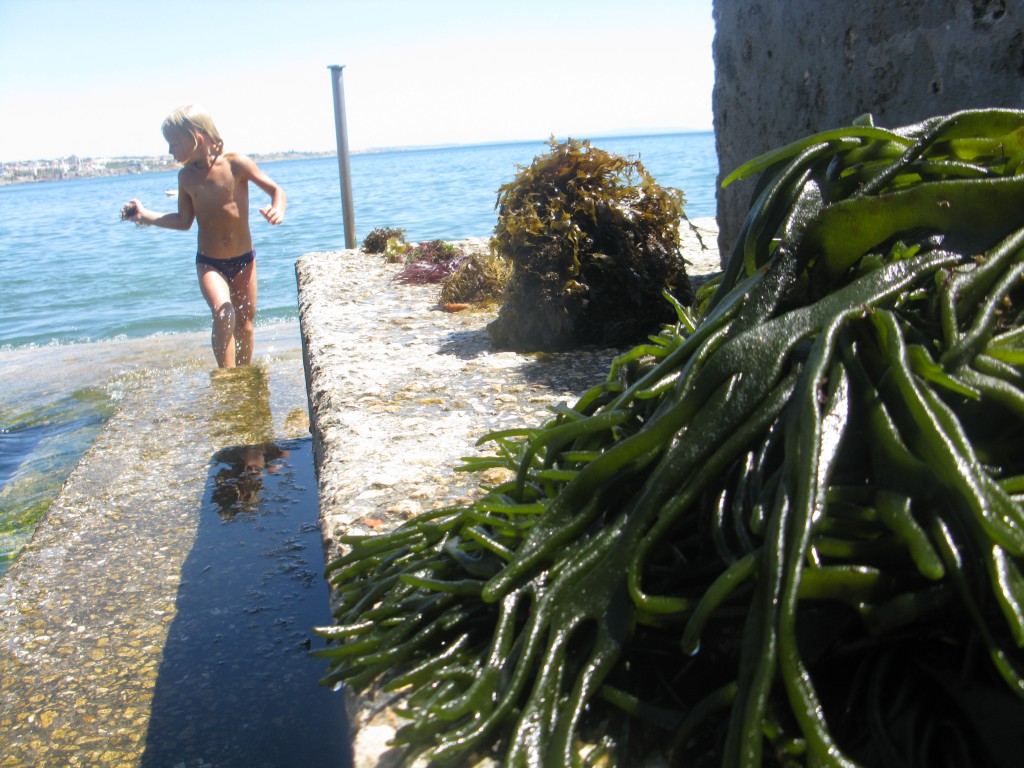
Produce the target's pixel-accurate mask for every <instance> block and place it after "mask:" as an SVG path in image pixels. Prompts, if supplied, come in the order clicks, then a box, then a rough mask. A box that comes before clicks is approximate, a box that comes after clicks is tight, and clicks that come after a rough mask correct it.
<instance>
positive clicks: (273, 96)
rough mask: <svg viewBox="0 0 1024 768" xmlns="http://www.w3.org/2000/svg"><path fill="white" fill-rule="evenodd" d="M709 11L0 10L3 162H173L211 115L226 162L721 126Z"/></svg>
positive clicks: (546, 2) (107, 5) (337, 4)
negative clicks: (185, 125) (193, 128)
mask: <svg viewBox="0 0 1024 768" xmlns="http://www.w3.org/2000/svg"><path fill="white" fill-rule="evenodd" d="M711 4H712V0H514V1H513V2H495V1H494V0H290V1H289V2H283V1H282V0H277V2H266V1H265V0H226V1H225V2H219V1H218V0H206V2H195V1H194V0H170V1H169V2H159V3H157V2H153V1H152V0H149V1H148V2H147V0H142V2H132V0H124V1H122V2H118V3H113V2H107V1H106V0H98V1H93V0H0V160H3V161H17V160H31V159H41V158H54V157H62V156H66V155H71V154H77V155H81V156H85V157H105V156H120V155H160V154H164V153H166V151H167V145H166V143H165V142H164V141H163V138H162V136H161V134H160V123H161V122H162V121H163V118H164V117H165V116H166V115H167V114H168V113H169V112H170V111H171V110H172V109H174V108H175V107H177V106H180V105H182V104H189V103H195V104H201V105H202V106H204V107H205V108H206V109H207V110H208V111H209V112H210V114H211V115H212V116H213V118H214V121H215V122H216V123H217V127H218V129H219V130H220V132H221V135H222V136H223V137H224V140H225V144H226V146H227V148H228V149H229V150H235V151H239V152H245V153H263V152H277V151H287V150H297V151H321V150H333V149H334V148H335V146H336V139H335V126H334V108H333V101H332V92H331V73H330V71H329V69H328V66H329V65H331V64H341V65H344V66H345V69H344V76H343V77H344V88H345V106H346V114H347V125H348V142H349V148H350V149H352V150H353V151H357V150H361V149H370V148H377V147H394V146H418V145H434V144H462V143H477V142H490V141H506V140H513V141H514V140H534V139H546V138H547V137H548V136H551V135H554V136H558V137H565V136H575V137H582V136H587V135H599V134H601V133H606V132H628V131H634V130H637V131H646V130H652V129H654V130H659V129H661V130H663V129H669V130H710V129H711V127H712V114H711V91H712V86H713V82H714V67H713V64H712V58H711V43H712V39H713V37H714V24H713V21H712V18H711Z"/></svg>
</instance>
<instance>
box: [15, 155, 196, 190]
mask: <svg viewBox="0 0 1024 768" xmlns="http://www.w3.org/2000/svg"><path fill="white" fill-rule="evenodd" d="M177 167H178V166H177V163H175V162H174V159H173V158H172V157H171V156H170V155H162V156H159V157H115V158H110V157H78V156H77V155H71V156H70V157H61V158H57V159H55V160H25V161H19V162H15V163H4V162H0V184H21V183H24V182H32V181H57V180H60V179H80V178H86V177H89V176H118V175H122V174H127V173H147V172H148V171H166V170H172V169H174V168H177Z"/></svg>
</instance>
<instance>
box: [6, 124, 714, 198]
mask: <svg viewBox="0 0 1024 768" xmlns="http://www.w3.org/2000/svg"><path fill="white" fill-rule="evenodd" d="M703 133H714V131H713V130H711V129H708V130H666V131H652V132H636V133H632V132H629V133H609V134H601V135H592V136H589V137H585V138H584V140H585V141H590V142H591V143H600V142H601V141H603V140H609V139H628V138H633V137H643V138H651V137H657V136H689V135H694V134H703ZM573 138H580V137H578V136H574V137H573ZM547 141H548V139H509V140H507V141H484V142H479V143H469V144H458V143H457V144H425V145H420V144H415V145H408V146H394V147H372V148H369V149H358V150H352V151H351V152H350V154H353V155H370V154H384V153H387V152H429V151H436V150H442V149H455V148H458V147H496V146H505V145H511V144H544V143H546V142H547ZM245 154H247V155H249V157H251V158H252V159H253V160H255V161H256V162H258V163H274V162H279V161H286V160H310V159H319V158H324V157H337V156H338V153H337V151H336V150H324V151H309V152H300V151H296V150H289V151H286V152H247V153H245ZM72 159H76V158H74V156H72V157H68V158H56V159H45V160H25V161H17V162H4V161H0V186H14V185H17V184H37V183H42V182H46V181H71V180H73V179H87V178H97V177H102V176H127V175H132V174H144V173H163V172H166V171H173V170H177V169H178V167H179V166H178V164H177V163H175V162H174V161H172V160H170V159H169V156H168V155H156V156H124V157H112V158H106V159H105V160H103V161H102V162H104V163H105V165H104V166H103V167H101V168H94V169H93V170H90V171H88V172H80V171H75V170H70V169H69V170H64V169H63V168H62V167H61V170H60V172H59V173H57V174H51V173H48V174H46V175H44V176H43V177H42V178H40V177H36V176H33V177H29V176H18V175H17V174H15V175H14V176H13V177H8V176H7V174H6V173H5V169H10V168H29V167H39V166H45V167H46V168H47V169H50V170H52V169H53V168H56V167H58V166H62V164H67V163H69V161H71V160H72ZM87 160H88V162H90V163H94V162H100V161H94V160H93V159H92V158H87ZM76 161H77V159H76Z"/></svg>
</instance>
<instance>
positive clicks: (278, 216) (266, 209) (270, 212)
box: [260, 205, 284, 224]
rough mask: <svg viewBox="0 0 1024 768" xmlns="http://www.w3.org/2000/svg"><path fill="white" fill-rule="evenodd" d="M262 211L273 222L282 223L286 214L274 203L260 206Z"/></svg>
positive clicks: (264, 216) (265, 217)
mask: <svg viewBox="0 0 1024 768" xmlns="http://www.w3.org/2000/svg"><path fill="white" fill-rule="evenodd" d="M260 213H262V214H263V218H264V219H266V220H267V221H268V222H270V223H271V224H280V223H281V222H282V221H284V214H283V213H281V211H279V210H278V209H277V208H275V207H274V206H272V205H265V206H263V207H262V208H260Z"/></svg>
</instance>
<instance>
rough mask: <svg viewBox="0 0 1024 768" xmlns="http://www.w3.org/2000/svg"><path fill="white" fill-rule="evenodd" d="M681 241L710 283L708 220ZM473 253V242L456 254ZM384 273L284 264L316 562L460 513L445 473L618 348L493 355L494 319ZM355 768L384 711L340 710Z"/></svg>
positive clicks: (322, 261)
mask: <svg viewBox="0 0 1024 768" xmlns="http://www.w3.org/2000/svg"><path fill="white" fill-rule="evenodd" d="M693 223H694V225H695V228H696V229H695V230H691V229H690V228H689V227H687V226H686V225H685V224H684V226H683V228H682V232H683V242H684V249H683V250H684V256H685V257H686V258H687V260H688V261H689V262H690V266H688V267H687V272H688V273H689V274H690V275H691V277H692V278H694V281H695V282H700V276H702V275H703V276H706V275H708V274H709V273H714V272H717V271H719V254H718V251H717V245H716V238H717V226H716V225H715V221H714V219H697V220H695V221H694V222H693ZM460 244H461V245H463V246H464V247H466V248H486V247H487V242H486V240H485V239H478V240H472V241H464V242H461V243H460ZM398 270H399V266H398V265H394V264H386V263H384V261H383V259H382V258H381V257H380V256H379V255H367V254H364V253H362V252H361V251H359V250H358V249H356V250H347V251H333V252H324V253H310V254H306V255H304V256H302V257H301V258H300V259H299V260H298V262H297V263H296V279H297V282H298V297H299V299H298V300H299V320H300V328H301V336H302V348H303V361H304V366H305V371H306V383H307V390H308V396H309V411H310V430H311V432H312V434H313V441H314V453H315V457H316V465H317V476H318V488H319V499H320V524H321V532H322V534H323V539H324V548H325V554H326V557H327V559H328V561H330V560H331V559H333V558H334V557H336V556H337V555H338V554H340V547H339V545H338V541H337V537H338V536H339V535H343V534H372V533H373V532H375V531H381V530H386V529H388V528H390V527H393V526H395V525H397V524H399V523H401V522H402V521H404V520H406V519H408V518H410V517H412V516H414V515H416V514H418V513H419V512H422V511H426V510H428V509H433V508H437V507H439V506H445V505H451V504H453V503H455V502H460V503H465V502H468V501H469V500H470V499H471V498H472V497H473V496H474V495H475V494H477V493H479V491H478V487H479V484H480V480H481V478H480V477H478V476H476V475H469V474H463V473H456V472H454V471H453V469H454V467H456V466H457V465H459V464H460V463H461V462H460V459H461V457H463V456H472V455H480V454H481V451H483V450H484V449H481V448H478V447H477V446H476V444H475V443H476V441H477V439H478V438H480V437H481V436H482V435H484V434H486V433H487V432H489V431H492V430H496V429H505V428H509V427H519V426H533V425H539V424H541V423H543V421H545V420H546V419H547V418H548V417H549V416H550V412H549V410H548V408H549V406H551V405H553V404H555V403H557V402H559V401H566V402H568V403H570V404H571V403H572V402H573V401H575V399H576V398H577V397H578V396H579V395H580V394H582V393H583V392H584V391H585V390H587V389H589V388H590V387H591V386H593V385H594V384H597V383H598V382H600V381H601V380H602V379H603V378H604V376H605V375H606V374H607V372H608V366H609V364H610V362H611V359H612V357H613V356H614V355H616V354H618V353H619V352H620V351H621V350H618V349H603V350H598V349H584V350H575V351H572V352H564V353H558V354H546V355H525V354H518V353H514V352H506V351H499V350H495V349H493V348H492V347H491V344H490V340H489V338H488V336H487V332H486V325H487V323H488V322H490V320H491V319H493V317H494V314H495V313H494V311H470V312H462V313H454V314H453V313H447V312H443V311H441V310H440V308H439V306H438V304H437V295H438V289H437V287H436V286H406V285H402V284H399V283H396V282H393V281H392V280H391V278H392V277H393V276H394V275H395V273H397V271H398ZM349 709H350V717H351V721H352V722H351V727H352V731H353V733H354V739H355V754H356V763H355V764H356V766H358V767H361V768H366V767H369V766H376V767H377V768H381V767H382V766H387V765H390V764H392V763H391V762H390V761H391V759H392V758H393V757H394V756H393V755H391V756H390V757H389V756H388V752H387V750H386V748H385V745H386V742H387V740H388V739H390V738H391V735H393V733H394V729H395V716H394V714H393V713H392V712H391V710H390V709H389V708H388V707H387V701H377V702H373V703H371V702H370V701H368V700H356V699H355V698H354V697H350V707H349Z"/></svg>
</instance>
